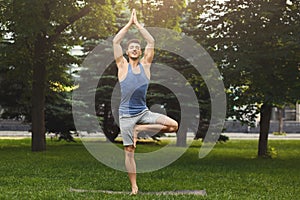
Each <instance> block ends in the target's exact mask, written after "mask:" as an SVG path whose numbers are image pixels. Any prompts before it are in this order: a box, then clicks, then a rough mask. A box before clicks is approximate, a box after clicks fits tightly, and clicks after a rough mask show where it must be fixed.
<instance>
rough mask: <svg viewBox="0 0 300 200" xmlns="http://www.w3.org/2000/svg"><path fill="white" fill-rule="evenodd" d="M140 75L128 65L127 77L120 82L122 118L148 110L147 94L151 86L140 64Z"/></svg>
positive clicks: (120, 111) (120, 112)
mask: <svg viewBox="0 0 300 200" xmlns="http://www.w3.org/2000/svg"><path fill="white" fill-rule="evenodd" d="M138 67H139V68H140V73H138V74H135V73H133V71H132V68H131V65H130V64H128V72H127V76H126V78H125V79H124V80H122V81H121V82H120V87H121V102H120V107H119V115H120V117H122V116H123V117H124V116H134V115H137V114H139V113H141V112H143V111H144V110H146V109H148V108H147V106H146V93H147V90H148V86H149V79H148V78H147V76H146V74H145V71H144V67H143V66H142V64H140V63H139V64H138Z"/></svg>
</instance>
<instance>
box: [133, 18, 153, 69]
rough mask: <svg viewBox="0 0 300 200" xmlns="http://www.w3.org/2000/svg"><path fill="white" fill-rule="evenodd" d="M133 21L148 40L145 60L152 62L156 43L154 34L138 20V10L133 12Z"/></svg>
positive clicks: (148, 62)
mask: <svg viewBox="0 0 300 200" xmlns="http://www.w3.org/2000/svg"><path fill="white" fill-rule="evenodd" d="M133 23H134V24H135V25H136V27H137V29H138V30H139V32H140V33H141V35H142V36H143V38H144V39H145V40H146V42H147V45H146V48H145V52H144V61H145V62H146V63H147V64H151V62H152V60H153V57H154V44H155V40H154V38H153V37H152V35H151V34H150V33H149V32H148V31H147V29H145V28H144V27H143V26H142V25H141V24H140V23H139V22H138V20H137V16H136V12H133Z"/></svg>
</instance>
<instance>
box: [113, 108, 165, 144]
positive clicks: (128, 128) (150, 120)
mask: <svg viewBox="0 0 300 200" xmlns="http://www.w3.org/2000/svg"><path fill="white" fill-rule="evenodd" d="M161 116H164V115H163V114H160V113H154V112H151V111H150V110H145V111H143V112H141V113H139V114H137V115H135V116H130V117H127V116H126V117H120V121H119V122H120V130H121V135H122V138H123V145H124V146H130V145H133V128H134V126H135V125H136V124H155V123H156V120H157V119H158V118H159V117H161Z"/></svg>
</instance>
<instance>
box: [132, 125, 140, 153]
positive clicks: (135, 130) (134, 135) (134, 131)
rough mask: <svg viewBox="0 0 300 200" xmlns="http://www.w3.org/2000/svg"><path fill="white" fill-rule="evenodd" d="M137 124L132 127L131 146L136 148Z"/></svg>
mask: <svg viewBox="0 0 300 200" xmlns="http://www.w3.org/2000/svg"><path fill="white" fill-rule="evenodd" d="M138 134H139V132H138V125H136V126H135V127H134V129H133V147H134V148H136V143H137V141H138Z"/></svg>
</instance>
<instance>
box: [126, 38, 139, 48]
mask: <svg viewBox="0 0 300 200" xmlns="http://www.w3.org/2000/svg"><path fill="white" fill-rule="evenodd" d="M131 43H137V44H139V45H141V42H140V40H138V39H131V40H129V41H128V42H127V49H128V47H129V45H130V44H131Z"/></svg>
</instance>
